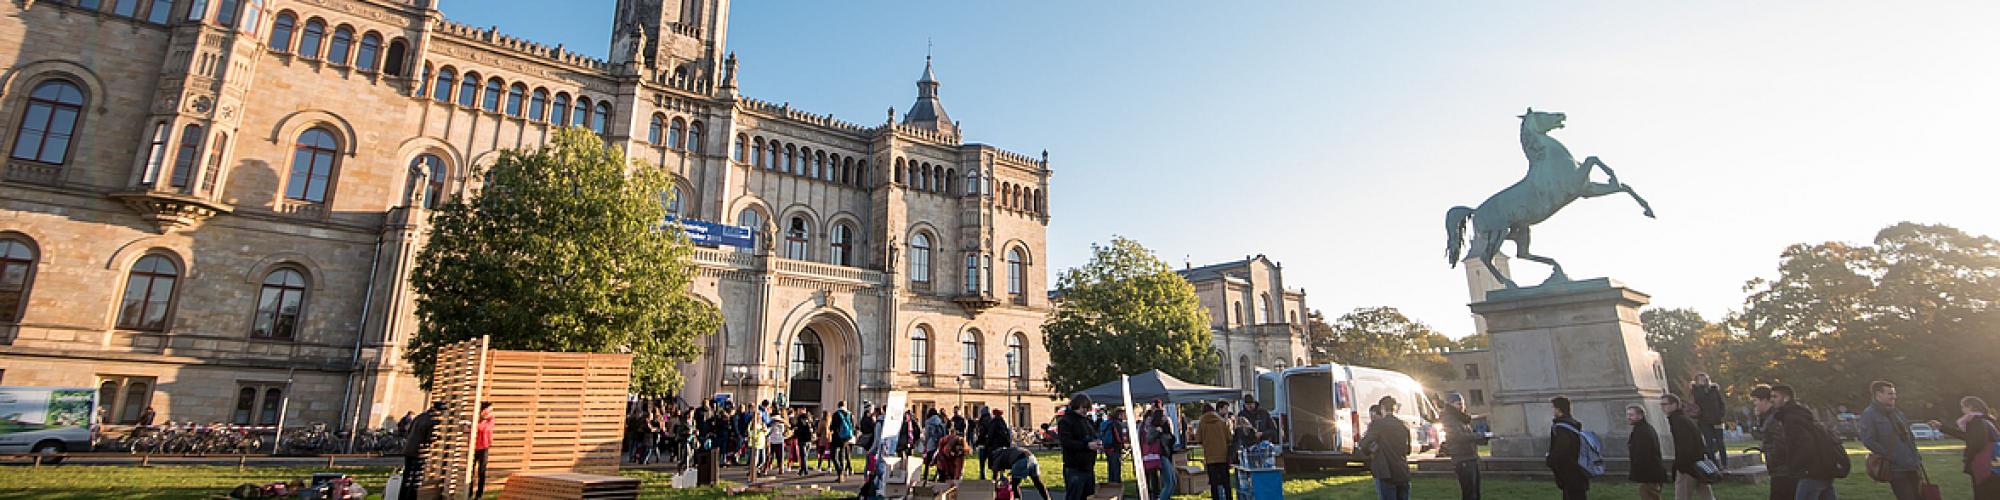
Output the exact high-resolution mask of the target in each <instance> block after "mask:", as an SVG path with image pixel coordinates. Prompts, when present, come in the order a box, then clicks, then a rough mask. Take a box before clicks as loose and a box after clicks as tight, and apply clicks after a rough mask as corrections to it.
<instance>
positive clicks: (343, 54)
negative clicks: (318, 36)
mask: <svg viewBox="0 0 2000 500" xmlns="http://www.w3.org/2000/svg"><path fill="white" fill-rule="evenodd" d="M353 46H354V29H353V28H348V27H346V26H341V27H339V28H334V30H333V41H332V42H330V43H327V44H326V60H327V62H331V63H334V64H347V50H348V49H349V48H351V47H353Z"/></svg>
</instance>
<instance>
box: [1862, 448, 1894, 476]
mask: <svg viewBox="0 0 2000 500" xmlns="http://www.w3.org/2000/svg"><path fill="white" fill-rule="evenodd" d="M1863 462H1865V463H1867V464H1868V465H1867V467H1868V478H1869V479H1873V480H1875V482H1878V483H1886V482H1889V459H1888V458H1886V457H1883V456H1881V455H1876V454H1874V453H1869V454H1868V459H1867V460H1864V461H1863Z"/></svg>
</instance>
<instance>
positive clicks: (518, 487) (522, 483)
mask: <svg viewBox="0 0 2000 500" xmlns="http://www.w3.org/2000/svg"><path fill="white" fill-rule="evenodd" d="M516 498H519V499H535V500H541V499H577V500H582V499H593V500H595V499H607V500H608V499H626V498H639V480H638V479H636V478H629V477H618V476H599V475H594V474H580V473H574V472H523V473H519V474H514V475H513V476H511V477H510V478H508V481H507V489H505V490H501V492H500V499H501V500H509V499H516Z"/></svg>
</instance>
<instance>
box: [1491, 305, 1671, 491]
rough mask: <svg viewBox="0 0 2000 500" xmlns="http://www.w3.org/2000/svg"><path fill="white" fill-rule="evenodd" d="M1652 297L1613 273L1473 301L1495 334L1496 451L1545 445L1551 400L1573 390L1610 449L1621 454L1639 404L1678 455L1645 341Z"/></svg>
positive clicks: (1515, 453)
mask: <svg viewBox="0 0 2000 500" xmlns="http://www.w3.org/2000/svg"><path fill="white" fill-rule="evenodd" d="M1648 300H1649V297H1648V296H1647V295H1646V294H1644V293H1640V292H1638V291H1634V290H1632V289H1630V288H1626V287H1625V286H1624V285H1623V284H1620V283H1618V282H1616V281H1612V280H1610V279H1605V278H1598V279H1591V280H1582V281H1572V282H1568V283H1562V284H1555V285H1544V286H1537V287H1528V288H1516V289H1506V290H1493V291H1491V292H1488V293H1487V294H1486V297H1485V300H1483V301H1480V302H1475V303H1473V304H1472V312H1473V313H1474V314H1477V315H1479V316H1480V317H1481V318H1483V319H1484V320H1485V323H1486V328H1487V334H1488V335H1489V336H1490V340H1491V341H1492V349H1493V364H1494V366H1495V368H1496V369H1495V370H1494V371H1496V372H1498V374H1497V376H1498V377H1499V380H1498V386H1499V388H1498V389H1499V391H1498V392H1497V393H1496V395H1495V397H1494V398H1493V400H1492V401H1493V410H1492V413H1491V414H1490V415H1489V416H1488V417H1487V418H1488V421H1489V422H1490V423H1491V424H1492V426H1493V432H1494V433H1495V434H1496V437H1495V438H1494V440H1493V456H1495V457H1522V458H1526V457H1541V456H1544V455H1546V454H1547V453H1548V448H1549V431H1550V430H1551V428H1552V427H1551V423H1550V419H1551V418H1553V413H1554V409H1553V408H1551V407H1550V405H1549V399H1550V398H1553V397H1556V396H1567V397H1569V399H1570V401H1571V411H1572V414H1573V416H1574V417H1576V419H1577V420H1580V421H1582V422H1583V426H1584V429H1585V430H1588V431H1593V432H1596V433H1597V435H1598V437H1599V438H1601V439H1602V440H1603V442H1604V454H1605V455H1606V456H1610V457H1623V456H1625V455H1626V454H1627V453H1626V450H1627V448H1626V443H1627V441H1628V436H1630V435H1631V432H1632V426H1631V425H1628V424H1626V423H1625V406H1626V405H1629V404H1634V403H1637V404H1640V405H1643V406H1644V407H1645V408H1646V414H1647V419H1648V420H1651V421H1652V423H1653V427H1654V429H1655V430H1657V431H1658V432H1659V434H1660V441H1661V443H1660V444H1661V446H1662V447H1663V448H1665V449H1663V450H1662V451H1664V452H1666V454H1667V455H1669V456H1671V455H1672V450H1671V448H1672V441H1671V440H1670V439H1668V437H1667V436H1668V432H1667V425H1666V420H1665V418H1663V414H1662V413H1661V412H1660V396H1661V395H1662V394H1664V392H1663V391H1664V390H1665V388H1666V381H1665V379H1666V376H1665V372H1664V371H1662V369H1661V367H1660V361H1659V354H1658V353H1655V352H1653V350H1652V349H1651V348H1649V347H1647V345H1646V332H1645V330H1643V329H1642V328H1641V327H1640V326H1639V308H1640V307H1642V306H1645V305H1646V303H1647V302H1648Z"/></svg>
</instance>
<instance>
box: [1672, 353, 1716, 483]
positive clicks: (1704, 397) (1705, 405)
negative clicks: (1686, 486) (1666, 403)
mask: <svg viewBox="0 0 2000 500" xmlns="http://www.w3.org/2000/svg"><path fill="white" fill-rule="evenodd" d="M1688 395H1689V396H1691V397H1693V398H1694V408H1682V410H1694V414H1695V415H1696V416H1695V417H1694V418H1695V419H1697V420H1696V421H1695V423H1697V424H1700V430H1701V441H1702V447H1703V448H1704V449H1706V450H1707V454H1706V455H1704V456H1707V457H1708V459H1709V460H1714V461H1715V463H1716V464H1717V465H1721V466H1722V467H1723V468H1725V469H1726V468H1729V450H1728V448H1727V447H1725V446H1724V445H1723V443H1722V418H1723V417H1724V416H1726V415H1728V413H1729V410H1728V408H1727V407H1725V406H1724V405H1723V397H1722V386H1720V385H1715V383H1713V382H1710V381H1709V380H1708V374H1707V373H1696V374H1694V388H1693V390H1691V391H1689V392H1688ZM1675 450H1676V451H1675V453H1679V449H1678V448H1676V449H1675ZM1676 489H1678V488H1676Z"/></svg>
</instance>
